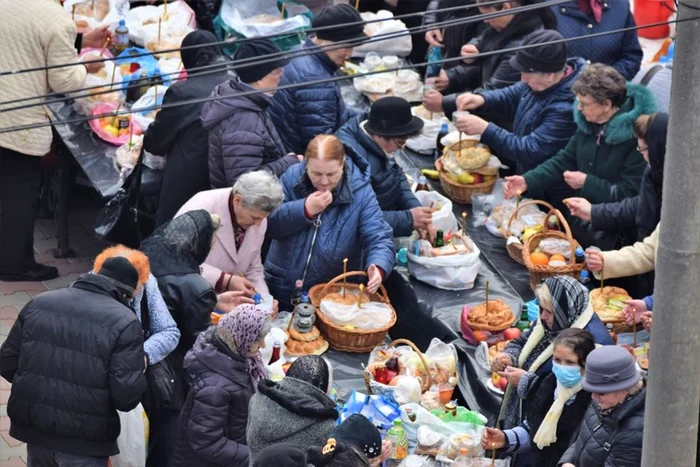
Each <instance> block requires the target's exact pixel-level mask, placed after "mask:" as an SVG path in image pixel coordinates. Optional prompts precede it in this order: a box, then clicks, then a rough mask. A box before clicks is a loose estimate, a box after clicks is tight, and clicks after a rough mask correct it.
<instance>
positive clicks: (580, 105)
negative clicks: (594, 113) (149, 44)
mask: <svg viewBox="0 0 700 467" xmlns="http://www.w3.org/2000/svg"><path fill="white" fill-rule="evenodd" d="M593 104H597V102H596V101H593V102H583V101H581V100H579V99H576V105H577V106H578V107H579V108H581V109H585V108H586V107H590V106H592V105H593Z"/></svg>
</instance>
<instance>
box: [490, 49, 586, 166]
mask: <svg viewBox="0 0 700 467" xmlns="http://www.w3.org/2000/svg"><path fill="white" fill-rule="evenodd" d="M568 65H569V66H570V67H571V68H572V69H573V72H572V73H571V74H570V75H569V76H567V77H566V78H564V79H563V80H562V81H561V82H560V83H559V84H557V85H555V86H553V87H551V88H549V89H546V90H544V91H542V92H535V91H533V90H532V89H530V88H529V87H528V86H527V85H526V84H525V83H518V84H514V85H513V86H508V87H507V88H503V89H495V90H491V91H482V92H480V94H481V95H482V96H483V97H484V99H485V100H486V103H485V104H484V106H483V107H481V108H480V109H479V113H483V114H485V115H500V116H502V118H504V119H506V120H512V122H513V131H512V132H510V131H508V130H505V129H503V128H501V127H500V126H498V125H496V124H495V123H493V122H492V123H489V126H488V127H487V128H486V131H485V132H484V134H483V135H481V142H482V143H484V144H485V145H487V146H488V147H489V148H491V150H493V151H494V152H495V153H496V154H498V157H500V158H501V160H504V161H507V162H509V163H514V164H516V170H517V173H519V174H522V173H524V172H527V171H528V170H531V169H534V168H535V167H537V166H538V165H540V164H541V163H542V162H544V161H546V160H547V159H549V158H550V157H552V156H554V155H555V154H556V153H557V152H559V150H561V149H564V147H565V146H566V143H568V142H569V140H570V139H571V137H572V136H573V135H574V133H575V132H576V123H574V112H573V107H572V105H573V102H574V95H573V94H572V93H571V85H572V84H573V83H574V81H576V78H578V75H579V73H580V72H581V71H582V70H583V67H584V66H585V62H584V60H583V59H580V58H574V59H570V60H569V62H568Z"/></svg>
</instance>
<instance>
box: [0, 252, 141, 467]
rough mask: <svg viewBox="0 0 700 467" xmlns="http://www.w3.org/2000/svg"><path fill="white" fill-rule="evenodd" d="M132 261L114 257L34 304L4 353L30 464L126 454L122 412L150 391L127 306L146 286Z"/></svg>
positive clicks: (100, 462)
mask: <svg viewBox="0 0 700 467" xmlns="http://www.w3.org/2000/svg"><path fill="white" fill-rule="evenodd" d="M136 253H137V254H141V253H138V252H136ZM144 260H145V262H146V263H145V264H148V260H147V259H145V258H144ZM129 261H130V260H129V259H126V258H122V257H117V258H110V259H108V260H107V261H105V262H104V264H103V265H102V267H101V269H100V270H99V271H97V273H96V274H87V275H84V276H82V277H81V278H80V279H78V280H77V281H75V282H74V283H73V284H72V285H71V286H70V287H68V288H65V289H61V290H55V291H51V292H46V293H43V294H41V295H39V296H37V297H35V298H34V299H32V301H30V302H29V303H28V304H27V305H26V306H25V307H24V308H23V309H22V311H21V312H20V314H19V317H18V318H17V321H16V322H15V324H14V326H13V327H12V330H11V331H10V334H9V336H8V337H7V340H6V341H5V342H4V343H3V345H2V347H1V348H0V375H2V377H3V378H5V379H6V380H8V381H9V382H10V383H12V391H11V392H10V400H9V403H8V406H7V413H8V415H9V417H10V421H11V428H10V435H11V436H12V437H13V438H16V439H18V440H20V441H24V442H25V443H27V461H28V464H29V465H42V466H43V465H62V466H65V465H83V466H89V467H93V466H94V467H106V466H107V462H108V459H109V456H113V455H115V454H117V453H119V449H118V448H117V437H118V436H119V432H120V425H119V416H118V415H117V410H120V411H123V412H128V411H129V410H131V409H133V408H135V407H136V406H137V405H138V403H139V401H140V400H141V396H142V394H143V392H144V391H145V389H146V379H145V377H144V375H143V373H144V371H145V359H144V353H143V331H142V329H141V323H140V322H139V320H138V319H137V318H136V314H135V313H134V311H133V310H132V309H131V308H129V307H128V306H127V303H128V301H129V300H130V299H131V297H133V295H134V292H135V289H137V288H138V287H139V286H140V285H141V284H140V283H139V273H138V272H137V270H136V268H135V267H134V266H133V265H132V264H131V263H130V262H129ZM146 276H148V273H146Z"/></svg>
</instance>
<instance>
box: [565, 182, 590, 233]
mask: <svg viewBox="0 0 700 467" xmlns="http://www.w3.org/2000/svg"><path fill="white" fill-rule="evenodd" d="M579 173H580V172H579ZM564 204H566V206H567V207H568V208H569V211H570V212H571V215H572V216H576V217H578V218H580V219H583V220H584V221H588V222H590V220H591V203H589V202H588V200H587V199H585V198H568V199H565V200H564Z"/></svg>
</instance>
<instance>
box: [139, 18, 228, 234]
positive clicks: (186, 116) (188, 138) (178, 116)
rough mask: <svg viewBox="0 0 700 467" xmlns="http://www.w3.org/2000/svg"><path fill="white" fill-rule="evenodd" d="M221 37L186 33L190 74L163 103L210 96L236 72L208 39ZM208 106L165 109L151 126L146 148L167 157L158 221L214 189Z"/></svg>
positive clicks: (185, 54) (184, 51) (184, 56)
mask: <svg viewBox="0 0 700 467" xmlns="http://www.w3.org/2000/svg"><path fill="white" fill-rule="evenodd" d="M216 41H217V39H216V36H214V34H212V33H210V32H208V31H194V32H191V33H189V34H188V35H187V36H186V37H185V39H184V40H183V41H182V47H183V49H182V52H181V55H182V64H183V66H184V67H185V70H187V74H188V77H187V79H186V80H183V81H178V82H177V83H174V84H173V85H172V86H170V87H169V88H168V90H167V91H166V92H165V96H164V97H163V105H168V104H174V103H178V102H182V101H187V100H190V99H199V98H205V97H209V96H210V95H211V93H212V91H213V90H214V88H215V87H216V86H218V85H219V84H221V83H223V82H225V81H227V80H229V79H231V78H232V77H233V74H232V73H230V72H229V70H228V64H229V62H228V60H227V59H226V57H225V56H224V55H223V53H222V52H221V48H220V47H219V46H211V45H206V44H211V43H214V42H216ZM188 47H191V48H188ZM200 68H204V69H202V70H200ZM203 106H204V103H198V104H187V105H180V106H177V107H170V108H164V109H161V111H160V112H158V114H157V115H156V120H155V121H154V122H153V123H152V124H151V126H149V127H148V130H147V131H146V135H145V137H144V140H143V144H144V148H145V149H146V151H148V152H150V153H152V154H155V155H158V156H164V157H167V158H168V164H167V165H166V166H165V173H164V174H163V184H162V185H161V189H160V199H159V204H158V212H157V214H156V227H158V226H161V225H163V224H164V223H165V222H167V221H169V220H170V219H172V218H173V217H174V216H175V213H176V212H177V211H178V210H179V209H180V208H181V207H182V205H183V204H185V203H186V202H187V200H188V199H190V198H192V197H193V196H194V195H196V194H197V193H199V192H200V191H204V190H208V189H209V162H208V160H209V151H208V144H209V143H208V140H209V133H208V132H207V130H205V129H204V128H203V127H202V120H201V119H200V114H201V113H202V107H203Z"/></svg>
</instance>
